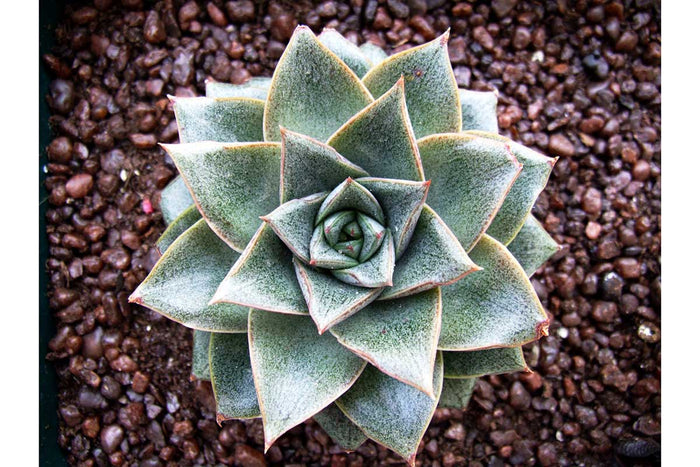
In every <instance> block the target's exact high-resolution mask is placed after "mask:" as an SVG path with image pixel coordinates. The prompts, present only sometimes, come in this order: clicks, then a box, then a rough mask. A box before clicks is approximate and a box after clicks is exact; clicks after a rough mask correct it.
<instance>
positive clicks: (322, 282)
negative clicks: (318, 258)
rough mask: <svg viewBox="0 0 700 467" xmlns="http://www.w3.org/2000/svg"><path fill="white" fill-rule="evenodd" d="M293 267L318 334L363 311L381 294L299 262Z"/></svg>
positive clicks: (378, 290) (296, 261) (379, 290)
mask: <svg viewBox="0 0 700 467" xmlns="http://www.w3.org/2000/svg"><path fill="white" fill-rule="evenodd" d="M294 268H295V270H296V273H297V279H298V281H299V286H300V287H301V291H302V293H303V294H304V298H305V299H306V304H307V306H308V307H309V314H310V315H311V318H312V319H313V320H314V323H316V326H317V327H318V332H319V334H323V333H324V332H325V331H326V330H327V329H328V328H330V327H331V326H333V325H335V324H336V323H339V322H341V321H342V320H344V319H346V318H347V317H349V316H350V315H352V314H353V313H356V312H358V311H360V310H361V309H362V308H364V307H366V306H367V305H368V304H370V303H371V302H372V301H373V300H374V299H376V298H377V297H378V296H379V294H380V293H381V292H382V289H381V288H376V289H368V288H365V287H357V286H354V285H350V284H346V283H344V282H341V281H339V280H338V279H336V278H334V277H333V276H331V275H329V274H328V273H326V272H323V271H319V270H317V269H314V268H311V267H308V266H306V265H304V264H303V263H302V262H301V261H298V260H296V259H295V260H294Z"/></svg>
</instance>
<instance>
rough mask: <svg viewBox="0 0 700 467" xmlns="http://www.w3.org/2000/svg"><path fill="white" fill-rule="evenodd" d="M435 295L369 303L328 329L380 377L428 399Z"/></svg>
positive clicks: (436, 324)
mask: <svg viewBox="0 0 700 467" xmlns="http://www.w3.org/2000/svg"><path fill="white" fill-rule="evenodd" d="M440 316H441V305H440V289H439V288H434V289H432V290H428V291H427V292H423V293H421V294H417V295H412V296H410V297H405V298H400V299H397V300H391V301H382V302H376V301H375V302H373V303H371V304H369V305H367V306H366V307H365V308H364V309H362V311H360V312H359V313H356V314H354V315H352V316H351V317H349V318H347V319H346V320H345V321H343V322H342V323H339V324H337V325H335V326H334V327H332V328H331V330H330V331H331V333H332V334H333V335H334V336H335V337H336V338H337V339H338V342H340V343H341V344H343V345H344V346H345V347H347V348H348V349H350V350H352V351H353V352H355V353H356V354H357V355H359V356H360V357H362V358H364V359H365V360H367V361H368V362H370V363H371V364H372V365H374V366H375V367H377V368H378V369H379V370H381V371H382V372H384V373H386V374H387V375H389V376H391V377H392V378H396V379H398V380H399V381H402V382H404V383H406V384H408V385H410V386H413V387H414V388H416V389H418V390H419V391H422V392H424V393H426V394H427V395H429V396H431V397H434V396H435V394H434V393H433V391H434V388H433V367H434V366H435V355H436V352H437V342H438V337H439V336H440Z"/></svg>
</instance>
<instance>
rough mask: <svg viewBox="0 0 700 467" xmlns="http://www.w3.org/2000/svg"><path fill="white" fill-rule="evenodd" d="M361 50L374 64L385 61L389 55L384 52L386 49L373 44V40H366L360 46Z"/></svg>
mask: <svg viewBox="0 0 700 467" xmlns="http://www.w3.org/2000/svg"><path fill="white" fill-rule="evenodd" d="M360 51H361V52H362V53H363V54H364V56H365V57H366V58H367V60H369V61H370V63H371V65H372V66H376V65H379V64H380V63H381V62H383V61H384V60H385V59H386V58H387V57H388V55H387V54H386V52H384V49H382V48H381V47H379V46H378V45H375V44H372V43H371V42H365V43H364V44H362V45H361V46H360Z"/></svg>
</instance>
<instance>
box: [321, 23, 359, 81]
mask: <svg viewBox="0 0 700 467" xmlns="http://www.w3.org/2000/svg"><path fill="white" fill-rule="evenodd" d="M318 40H319V41H321V43H322V44H323V45H325V46H326V47H328V48H329V49H330V50H331V52H333V53H334V54H336V55H337V56H338V58H340V59H341V60H342V61H343V62H344V63H345V64H346V65H347V66H348V67H349V68H350V69H351V70H352V71H353V72H354V73H355V74H356V75H357V76H358V77H360V78H362V77H363V76H364V75H365V73H367V72H368V71H369V69H370V67H371V66H372V65H371V63H370V61H369V59H367V57H365V55H364V54H363V53H362V51H361V50H360V48H359V47H358V46H356V45H355V44H353V43H352V42H350V41H349V40H347V39H346V38H345V37H343V35H342V34H340V33H339V32H338V31H336V30H335V29H324V30H323V32H322V33H321V34H320V35H319V36H318Z"/></svg>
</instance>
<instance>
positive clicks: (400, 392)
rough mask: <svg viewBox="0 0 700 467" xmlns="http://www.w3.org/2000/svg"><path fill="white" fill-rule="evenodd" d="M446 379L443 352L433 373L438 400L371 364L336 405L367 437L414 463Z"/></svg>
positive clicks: (436, 360) (437, 359)
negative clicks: (444, 377) (443, 376)
mask: <svg viewBox="0 0 700 467" xmlns="http://www.w3.org/2000/svg"><path fill="white" fill-rule="evenodd" d="M442 381H443V378H442V356H441V353H440V352H438V354H437V358H436V359H435V369H434V372H433V387H434V388H435V395H436V398H435V399H433V398H430V397H429V396H427V395H426V394H424V393H422V392H421V391H419V390H418V389H416V388H414V387H411V386H409V385H407V384H404V383H402V382H401V381H398V380H396V379H394V378H392V377H391V376H387V375H385V374H384V373H382V372H381V371H379V370H377V369H376V368H374V367H373V366H371V365H368V366H367V368H366V369H365V371H364V372H363V374H362V376H361V377H360V379H358V380H357V383H355V385H354V386H353V387H352V388H351V389H350V390H349V391H348V392H347V393H346V394H345V395H343V396H342V397H341V398H340V399H338V401H337V402H336V404H337V405H338V407H339V408H340V410H342V411H343V413H344V414H345V415H346V416H347V417H348V418H349V419H350V420H351V421H352V422H353V423H355V424H356V425H357V426H359V427H360V429H361V430H362V431H364V433H365V434H366V435H367V436H369V437H370V438H372V439H373V440H374V441H376V442H378V443H379V444H382V445H384V446H386V447H388V448H389V449H391V450H392V451H395V452H396V453H398V454H399V455H400V456H401V457H403V458H404V459H406V460H407V461H408V463H409V464H410V465H414V464H415V459H416V451H417V450H418V444H419V443H420V440H421V438H422V437H423V434H424V433H425V430H427V429H428V424H429V423H430V420H431V418H432V416H433V412H435V408H436V407H437V402H438V399H437V398H438V397H440V392H441V389H442Z"/></svg>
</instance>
